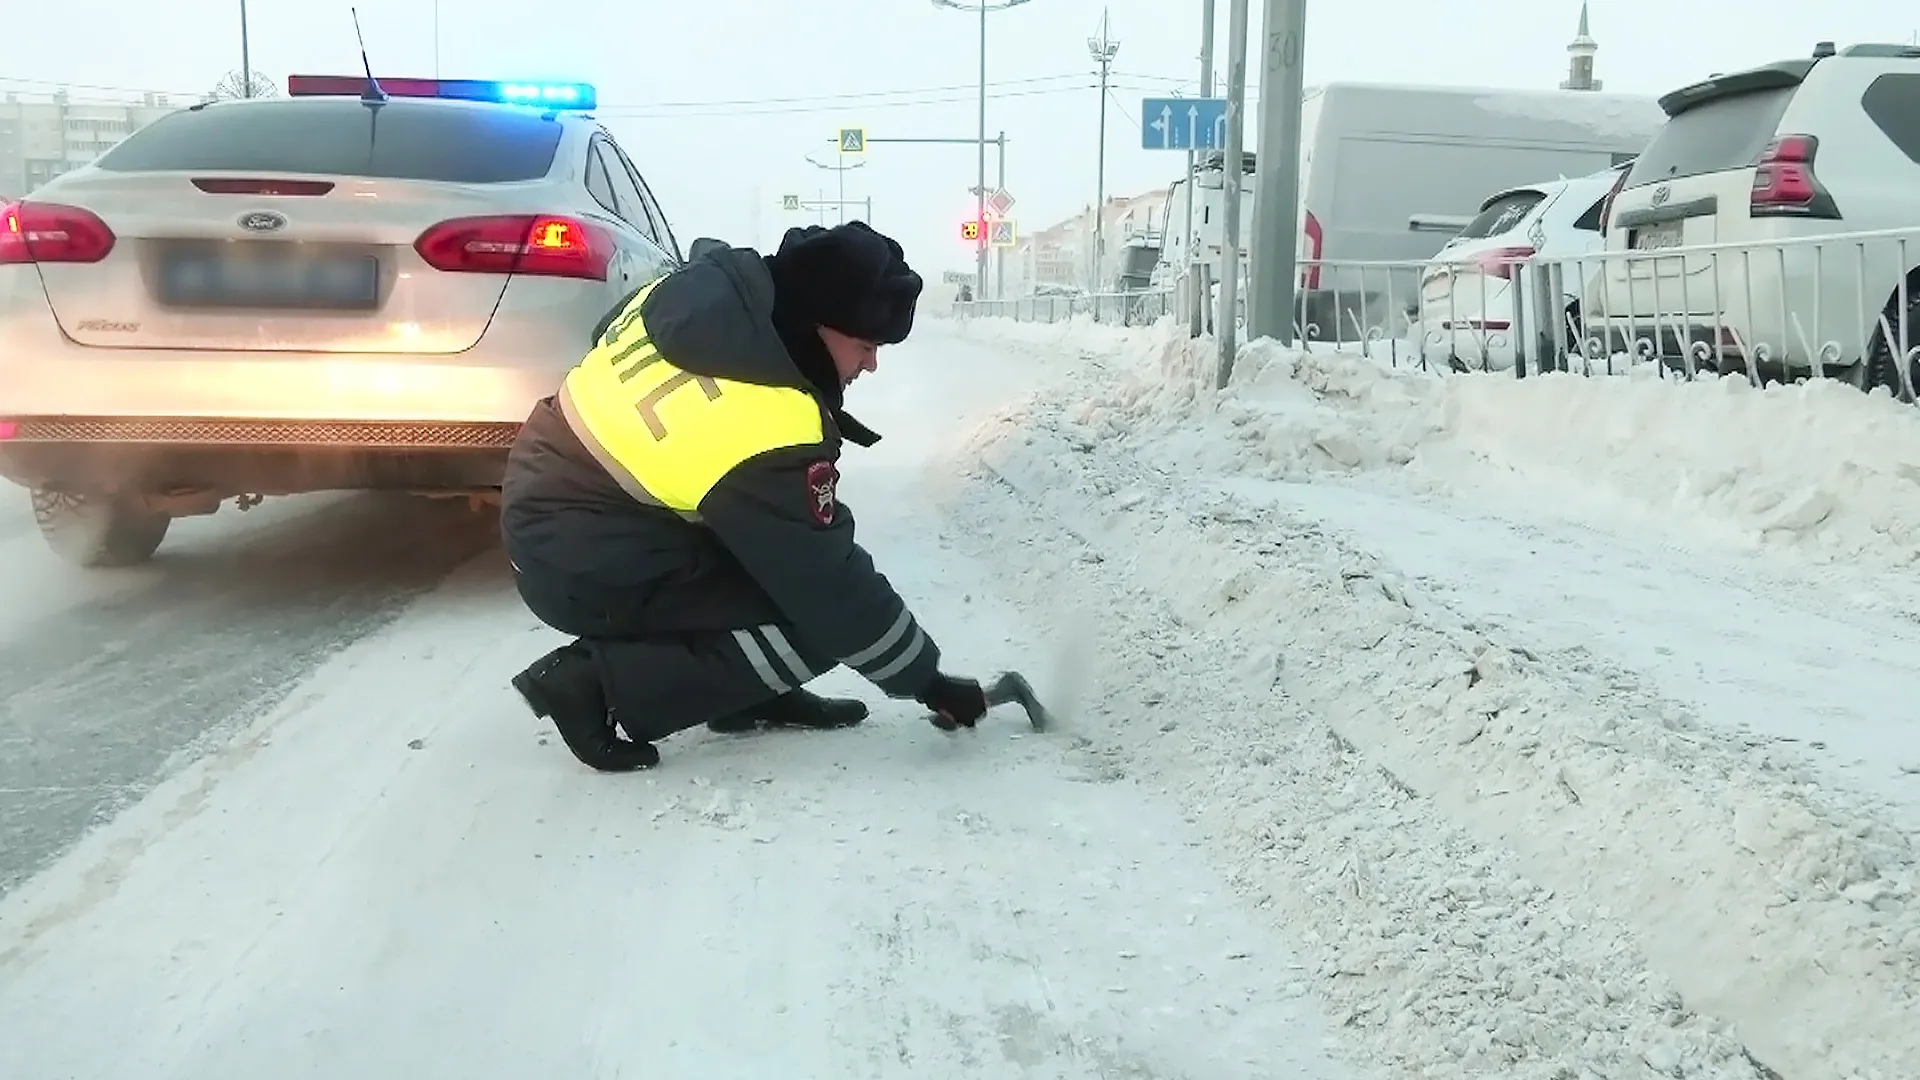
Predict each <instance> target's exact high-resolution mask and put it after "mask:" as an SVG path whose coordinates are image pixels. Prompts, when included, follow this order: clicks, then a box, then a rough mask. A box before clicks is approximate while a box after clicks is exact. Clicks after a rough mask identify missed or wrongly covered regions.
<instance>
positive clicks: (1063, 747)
mask: <svg viewBox="0 0 1920 1080" xmlns="http://www.w3.org/2000/svg"><path fill="white" fill-rule="evenodd" d="M1210 363H1211V360H1210V357H1207V356H1205V355H1200V354H1196V353H1195V351H1194V350H1193V349H1192V348H1190V347H1189V345H1188V343H1186V342H1185V341H1184V340H1183V339H1181V338H1180V337H1178V336H1161V335H1160V334H1158V333H1157V332H1155V331H1114V330H1108V329H1102V328H1097V327H1087V326H1066V327H1059V326H1053V327H1049V326H1021V325H1016V324H1011V323H1004V322H999V321H981V322H975V323H969V324H954V323H948V322H944V321H940V320H932V321H929V322H927V323H926V324H924V328H923V329H922V330H921V331H919V333H918V334H917V336H916V341H915V342H914V343H912V344H910V345H908V346H904V347H901V348H898V349H893V350H888V351H887V352H885V353H883V356H882V374H881V376H880V377H878V378H875V379H873V380H872V381H871V382H865V381H863V382H862V384H861V385H860V386H859V387H858V388H856V390H855V392H854V395H853V401H852V403H851V405H852V407H853V408H854V410H855V411H856V412H857V413H859V414H860V415H861V416H862V417H863V418H864V419H867V420H868V421H870V422H872V423H873V424H874V425H875V426H876V427H878V428H879V429H880V430H881V431H882V432H884V433H885V434H886V435H887V439H886V441H884V442H882V443H881V444H880V445H879V446H878V447H876V448H874V449H872V450H868V451H853V452H850V454H849V458H848V460H847V462H846V463H845V465H846V470H847V474H848V476H847V482H846V487H845V493H846V496H847V499H848V502H849V503H850V504H851V505H852V506H853V507H854V508H855V509H856V510H857V512H858V513H859V515H860V521H861V526H860V528H861V534H862V536H863V538H864V539H865V540H866V542H867V544H868V545H869V547H870V548H871V549H872V550H873V551H874V553H875V556H876V558H877V560H878V561H879V562H880V564H881V565H882V567H883V568H884V569H885V570H886V571H887V572H888V574H889V576H890V577H891V578H892V579H893V580H894V581H895V582H896V583H897V584H898V585H899V586H900V588H901V589H902V591H903V592H904V593H906V594H907V595H908V596H909V597H910V599H911V600H912V602H913V603H914V605H915V607H916V609H917V610H918V611H919V612H920V614H921V615H922V617H923V619H924V621H925V622H926V623H927V624H928V625H929V627H930V628H931V629H932V630H933V631H934V632H935V633H936V635H937V636H938V637H939V639H940V640H941V643H942V645H943V647H944V648H945V650H946V652H947V654H948V657H949V662H950V666H952V667H954V668H957V669H960V670H971V671H974V672H977V673H979V674H982V675H986V674H990V673H992V671H994V670H996V669H998V668H1001V667H1005V666H1018V667H1020V668H1023V669H1025V670H1027V671H1028V672H1029V673H1030V674H1031V675H1032V676H1033V677H1034V680H1035V682H1036V684H1038V686H1039V688H1040V689H1041V691H1042V692H1043V693H1044V694H1047V695H1048V696H1050V697H1051V698H1052V699H1053V700H1054V703H1055V704H1056V705H1058V706H1060V707H1062V709H1063V710H1064V713H1065V716H1064V722H1063V723H1062V725H1061V726H1060V729H1059V730H1058V731H1055V732H1050V733H1048V734H1045V735H1034V734H1032V733H1031V732H1028V731H1025V730H1024V724H1023V723H1022V721H1021V720H1020V718H1019V717H1018V716H1017V715H995V716H993V717H991V718H990V719H989V720H988V721H987V723H986V724H985V725H983V727H982V728H981V729H980V730H979V731H977V732H974V733H971V734H969V735H964V736H960V737H948V736H944V735H941V734H939V733H937V732H936V731H934V730H933V729H932V728H931V727H930V726H929V725H927V724H926V723H925V721H924V720H923V719H922V718H921V717H920V716H919V715H918V712H917V710H915V709H914V708H912V707H910V706H902V705H899V704H893V703H883V704H879V706H878V708H877V709H876V713H875V716H874V717H873V719H872V720H870V721H869V722H868V724H867V725H866V726H864V727H862V728H859V729H855V730H852V731H846V732H836V733H826V734H815V735H792V736H776V735H766V736H749V737H741V738H721V737H715V736H710V735H707V734H705V733H704V732H700V733H688V734H686V735H683V736H679V737H676V738H675V739H673V740H671V741H670V742H668V743H667V744H666V745H665V746H664V747H663V751H664V754H665V757H666V761H665V763H664V765H663V766H662V767H661V769H659V770H658V771H655V772H651V773H645V774H637V775H633V776H599V775H595V774H591V773H588V772H586V771H585V770H583V769H581V768H579V767H578V766H577V765H575V764H574V763H573V762H572V760H571V759H570V758H569V757H568V756H567V755H566V753H565V751H564V750H563V749H562V748H561V747H560V746H559V744H558V742H557V740H555V739H553V738H550V737H549V736H548V734H547V732H546V731H545V730H544V729H543V727H542V725H540V724H538V723H536V722H534V721H533V720H532V719H531V718H530V717H528V716H527V715H526V713H525V711H524V709H523V708H522V707H520V705H519V704H518V702H517V701H516V700H515V699H514V698H513V696H512V694H511V692H510V691H508V690H507V689H506V686H505V680H506V677H507V676H508V675H509V674H511V672H513V671H514V670H516V669H517V668H518V667H519V666H520V665H521V664H523V663H524V662H525V661H526V660H527V659H529V658H530V657H532V656H534V655H537V654H538V653H539V652H540V651H542V650H543V649H544V648H546V647H547V646H548V645H549V643H550V642H551V641H552V640H553V635H552V634H551V633H550V632H548V631H546V630H544V629H542V628H540V627H538V626H537V625H535V624H534V623H533V621H532V620H531V619H530V618H529V617H528V616H527V615H526V614H525V613H524V611H523V610H522V609H521V608H520V606H519V604H518V603H517V602H516V601H515V600H514V598H513V596H512V594H511V591H510V589H509V588H508V587H507V586H506V585H505V583H504V581H503V578H502V573H501V569H502V567H501V563H500V559H499V556H498V555H497V554H488V555H485V556H483V557H481V558H479V559H477V560H475V561H472V562H469V563H467V564H466V565H464V566H463V567H462V568H460V569H459V570H458V571H456V572H455V573H453V574H452V576H451V577H449V578H448V579H447V580H446V581H445V582H444V583H443V584H442V586H441V587H440V588H439V589H438V590H437V591H435V592H433V593H431V594H429V595H428V596H426V597H425V599H423V600H420V601H418V602H415V603H414V604H412V606H411V607H410V608H408V609H407V610H406V611H405V613H404V614H402V615H400V616H399V617H398V618H397V619H396V620H394V621H392V622H390V623H387V624H385V625H384V627H383V628H381V629H379V630H377V631H374V632H371V633H369V634H367V636H364V637H362V638H360V639H359V640H358V641H357V642H356V643H355V644H353V645H351V646H349V647H347V648H345V649H344V650H343V651H341V652H339V653H337V654H335V655H333V656H332V657H331V658H330V659H328V660H326V661H325V662H324V663H323V664H321V666H319V667H318V668H317V669H315V670H313V671H312V672H311V673H310V674H308V675H307V676H306V677H305V678H304V680H303V681H302V682H301V683H300V684H299V686H298V687H297V688H296V689H295V690H294V691H293V693H292V694H291V695H290V696H289V697H287V698H286V699H285V700H284V701H282V702H281V703H280V704H279V705H278V707H277V708H275V709H274V711H273V712H272V713H270V714H269V715H266V716H264V717H261V718H260V719H258V720H257V721H256V722H254V723H253V724H252V725H251V726H250V727H249V728H248V729H247V730H246V731H245V732H244V734H243V735H242V736H241V737H240V738H239V739H238V740H237V741H235V742H234V743H233V744H232V745H230V746H227V747H225V748H224V749H221V750H220V751H219V752H217V753H214V754H212V755H210V756H207V757H205V758H203V759H202V760H200V761H198V762H197V763H195V764H192V765H190V766H188V767H186V768H184V769H182V770H180V771H178V772H176V773H174V774H173V775H172V776H171V777H170V778H169V779H168V780H167V781H166V782H165V783H163V784H162V785H161V786H160V787H159V788H157V789H156V790H154V791H153V793H152V794H151V795H149V796H147V797H146V798H145V799H144V800H143V801H141V802H140V803H139V804H138V805H136V806H135V807H133V808H132V809H130V810H128V811H127V812H125V813H123V814H121V815H120V816H119V817H117V818H116V819H115V820H114V821H112V822H111V823H110V824H108V825H106V826H105V827H103V828H101V829H99V830H97V831H95V832H93V833H92V834H91V835H90V836H88V837H87V839H86V840H84V841H83V842H82V843H81V844H80V845H79V846H78V847H76V848H74V849H73V850H72V851H70V852H69V853H68V854H67V855H66V856H65V857H64V858H62V859H61V860H60V861H59V862H57V863H56V864H55V865H53V866H52V868H51V869H49V870H47V871H45V872H43V873H41V874H39V875H38V876H37V877H35V878H34V879H33V880H31V881H30V882H28V883H27V884H26V885H24V886H22V887H21V888H19V889H18V890H16V891H14V892H13V893H12V894H10V895H7V896H6V897H5V898H4V899H0V1077H7V1078H12V1077H25V1078H31V1080H40V1078H43V1077H45V1078H54V1077H67V1076H116V1077H117V1076H134V1075H139V1076H142V1077H154V1078H157V1080H168V1078H182V1080H184V1078H186V1077H196V1078H199V1077H241V1076H258V1075H273V1076H276V1077H287V1078H289V1080H292V1078H297V1077H306V1076H311V1077H322V1076H325V1077H340V1076H398V1075H422V1076H429V1075H430V1076H442V1075H445V1076H461V1077H463V1078H471V1080H491V1078H496V1077H497V1078H502V1080H505V1078H509V1077H511V1078H519V1077H525V1076H530V1075H540V1074H556V1075H558V1074H565V1075H570V1076H574V1075H577V1076H604V1077H612V1076H647V1077H663V1078H688V1080H695V1078H697V1080H729V1078H735V1077H741V1078H747V1077H751V1078H755V1080H759V1078H768V1080H829V1078H833V1080H838V1078H843V1077H856V1076H857V1077H902V1078H905V1077H913V1078H915V1080H943V1078H949V1077H951V1078H959V1077H966V1078H968V1080H973V1078H976V1077H980V1076H1023V1077H1060V1078H1069V1077H1071V1078H1083V1077H1084V1078H1092V1077H1106V1078H1116V1077H1130V1078H1135V1080H1189V1078H1190V1080H1225V1078H1234V1077H1240V1078H1247V1080H1252V1078H1262V1080H1266V1078H1281V1077H1284V1078H1289V1080H1294V1078H1298V1080H1336V1078H1337V1080H1481V1078H1485V1080H1594V1078H1601V1080H1647V1078H1661V1077H1669V1078H1688V1080H1777V1078H1778V1077H1788V1078H1791V1080H1911V1078H1912V1077H1914V1076H1917V1075H1920V1025H1917V1024H1915V1023H1914V1022H1913V1017H1914V1016H1915V1015H1920V997H1917V996H1916V989H1917V988H1920V911H1917V910H1916V908H1915V903H1916V901H1915V898H1914V894H1913V887H1914V884H1915V878H1914V867H1915V853H1914V840H1915V834H1916V832H1920V794H1917V791H1920V775H1914V774H1913V773H1912V772H1910V771H1908V770H1909V769H1920V753H1916V751H1920V739H1916V736H1915V730H1916V726H1920V721H1917V720H1909V719H1908V718H1907V716H1906V715H1905V714H1904V707H1903V705H1902V704H1901V703H1902V702H1904V701H1906V700H1908V699H1909V698H1911V697H1913V694H1912V693H1911V690H1912V688H1913V687H1915V686H1916V685H1920V684H1916V682H1915V680H1912V679H1910V678H1909V677H1908V676H1907V675H1906V674H1905V671H1906V663H1905V661H1907V660H1908V658H1910V657H1912V656H1914V655H1916V654H1920V649H1916V646H1920V586H1915V585H1913V584H1911V583H1910V582H1909V581H1908V580H1907V578H1908V576H1909V575H1910V574H1911V572H1912V569H1913V567H1914V565H1915V563H1916V561H1920V536H1917V535H1916V528H1917V527H1920V512H1917V508H1920V495H1916V493H1915V486H1914V485H1915V483H1916V481H1917V480H1920V435H1917V434H1916V432H1920V429H1917V428H1915V427H1913V426H1912V414H1911V413H1910V412H1908V411H1905V410H1903V409H1901V408H1900V407H1898V406H1895V405H1893V404H1891V403H1890V402H1887V401H1884V400H1873V399H1868V398H1865V397H1863V396H1861V395H1859V394H1857V393H1856V392H1853V391H1845V392H1843V393H1831V392H1829V391H1831V390H1834V389H1836V388H1830V387H1816V388H1811V389H1790V390H1781V391H1768V392H1765V393H1760V392H1754V391H1751V390H1742V389H1735V388H1732V387H1729V386H1720V385H1709V384H1702V385H1695V386H1676V385H1672V384H1662V383H1657V382H1649V381H1647V380H1645V379H1643V378H1640V377H1635V376H1629V377H1623V378H1617V379H1578V378H1565V379H1534V380H1526V381H1516V380H1513V379H1512V378H1511V377H1510V376H1472V377H1459V376H1437V375H1430V374H1424V373H1419V372H1395V371H1392V370H1388V369H1387V368H1386V367H1384V366H1383V365H1382V363H1380V362H1378V361H1368V360H1360V359H1356V358H1353V357H1346V356H1338V355H1333V356H1328V355H1318V354H1316V355H1314V356H1312V357H1308V358H1305V359H1302V358H1298V357H1294V356H1290V355H1287V354H1281V353H1273V352H1269V351H1266V350H1263V349H1259V348H1255V349H1252V350H1249V352H1248V354H1247V358H1246V360H1245V361H1244V363H1243V365H1242V367H1241V370H1240V376H1239V379H1238V380H1237V382H1236V385H1235V386H1234V388H1232V389H1231V390H1230V391H1228V392H1227V393H1226V394H1224V395H1215V394H1213V393H1211V392H1209V391H1204V390H1201V389H1200V388H1201V387H1203V386H1205V385H1210V381H1209V380H1208V379H1206V378H1204V377H1203V372H1202V371H1201V370H1200V369H1201V368H1203V367H1204V366H1206V365H1208V364H1210ZM1849 395H1851V396H1849ZM3 532H4V522H0V533H3ZM31 540H34V538H32V537H31V536H28V535H22V536H19V537H17V538H16V539H15V540H12V541H7V542H6V546H7V547H8V548H9V549H11V546H12V545H13V544H15V543H22V544H24V543H26V542H28V541H31ZM8 587H9V588H12V587H13V586H11V585H9V586H8ZM25 587H26V586H24V585H23V586H22V588H25ZM142 587H143V588H148V587H149V586H142ZM156 595H157V594H156ZM37 602H42V603H44V604H53V603H54V602H55V600H54V599H49V598H47V597H41V600H40V601H37ZM6 647H7V643H6V642H5V641H4V640H0V649H4V648H6ZM268 647H271V646H270V645H269V646H268ZM163 674H164V673H163V672H160V671H156V672H155V673H154V675H155V676H156V677H161V676H163ZM831 681H832V682H833V683H834V684H835V685H834V687H833V688H835V689H841V690H851V691H854V692H860V691H861V690H862V687H861V686H860V685H859V684H858V683H856V682H855V681H854V680H852V679H851V678H850V677H846V676H844V675H836V676H834V677H832V680H831ZM0 692H4V691H0ZM3 718H4V717H0V719H3ZM0 835H4V831H0Z"/></svg>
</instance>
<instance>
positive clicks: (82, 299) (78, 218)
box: [0, 76, 682, 566]
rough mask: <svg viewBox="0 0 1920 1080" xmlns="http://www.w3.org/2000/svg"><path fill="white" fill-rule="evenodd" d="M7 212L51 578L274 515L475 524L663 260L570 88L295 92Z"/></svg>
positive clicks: (590, 101)
mask: <svg viewBox="0 0 1920 1080" xmlns="http://www.w3.org/2000/svg"><path fill="white" fill-rule="evenodd" d="M287 89H288V94H289V96H288V97H286V98H275V99H254V100H244V101H223V102H217V103H211V104H203V105H196V106H194V107H193V108H190V109H185V110H182V111H180V112H176V113H172V114H169V115H167V116H165V117H163V118H161V119H160V120H158V121H156V122H155V123H153V124H151V125H149V126H147V127H145V128H143V129H141V130H140V131H137V132H135V133H134V134H133V135H131V136H129V137H128V138H127V139H126V140H125V141H123V142H121V143H120V144H119V145H117V146H115V147H114V148H113V149H112V150H110V151H108V152H107V153H106V154H105V155H104V156H103V157H101V158H100V159H99V160H98V161H96V162H94V163H93V164H91V165H89V166H86V167H84V168H81V169H79V170H76V171H74V172H71V173H68V174H66V175H64V176H62V177H59V178H58V179H56V180H54V181H52V182H50V183H48V184H47V185H45V186H44V187H42V188H40V189H38V190H37V191H34V192H32V193H31V194H30V195H28V196H26V197H25V198H24V199H22V200H20V201H18V202H14V203H10V204H6V205H4V206H0V476H5V477H6V478H7V479H9V480H12V481H13V482H15V483H16V484H19V485H21V486H23V487H26V488H28V489H30V490H31V491H32V493H33V507H34V514H35V518H36V520H37V521H38V522H39V524H40V527H41V532H42V533H43V535H45V536H46V538H47V539H48V541H49V542H50V543H51V545H52V546H53V548H54V549H55V550H56V551H57V552H59V553H60V554H61V555H62V556H63V557H65V558H67V559H68V560H69V561H72V562H75V563H78V564H80V565H87V566H111V565H128V564H132V563H137V562H141V561H144V560H145V559H147V558H149V557H150V556H151V555H152V554H153V552H154V551H155V550H156V549H157V548H158V547H159V545H160V543H161V541H162V539H163V538H164V537H165V535H166V532H167V527H168V524H169V523H170V522H171V521H172V519H174V518H176V517H181V516H188V515H197V514H207V513H212V512H213V511H215V510H217V509H218V508H219V507H220V505H221V504H222V503H223V502H225V501H226V500H228V499H238V500H240V505H241V506H242V507H243V508H244V507H246V506H248V505H251V504H252V503H253V502H256V501H258V499H259V498H261V497H264V496H269V495H285V494H298V493H305V492H314V491H340V490H372V489H379V490H396V491H407V492H416V493H421V494H428V495H442V496H467V497H470V498H475V499H485V498H488V497H490V496H491V495H492V493H494V492H496V491H497V489H498V485H499V482H500V476H501V473H502V469H503V465H504V462H505V459H506V454H507V449H508V447H509V446H510V445H511V444H512V442H513V439H514V436H515V434H516V433H517V432H518V430H519V427H520V424H521V422H522V421H523V420H525V418H526V416H527V413H528V412H529V410H530V409H531V408H532V406H533V403H534V402H535V401H536V400H538V399H539V398H541V397H543V396H545V395H547V394H549V393H552V392H553V390H554V388H555V387H556V386H557V385H558V384H559V381H560V379H561V377H562V375H563V373H564V372H565V371H566V370H567V368H569V367H570V366H571V365H572V364H573V363H575V362H576V361H577V360H578V359H579V357H580V356H581V354H582V353H583V352H584V351H585V350H586V349H587V348H588V347H589V341H588V338H589V336H590V335H591V333H592V331H593V327H594V325H595V324H596V323H597V322H598V320H599V319H600V317H601V316H602V315H604V314H605V313H606V312H607V310H608V309H609V308H611V307H612V306H613V305H614V304H615V303H617V302H618V301H619V300H620V298H621V297H623V296H625V295H626V294H627V293H629V292H631V291H632V290H633V289H635V288H636V287H638V286H639V285H641V284H642V283H644V282H646V281H647V280H649V279H651V278H653V277H656V276H658V275H659V274H661V273H663V272H665V271H667V270H669V269H672V268H673V267H675V266H677V265H679V264H680V263H681V262H682V255H681V252H680V247H679V244H678V242H677V241H676V240H675V238H674V235H673V230H672V228H671V227H670V226H669V225H668V223H667V219H666V217H665V215H664V214H662V212H661V210H660V205H659V203H658V201H657V200H655V198H654V197H653V193H652V192H651V191H649V190H648V188H647V183H646V181H645V180H644V179H643V178H642V177H641V174H640V171H639V170H638V169H637V168H635V167H634V164H633V162H632V160H631V159H630V158H629V157H628V156H627V155H626V154H625V153H624V152H622V150H621V149H620V147H619V146H618V144H616V143H615V142H614V140H613V137H612V136H611V135H609V134H608V133H607V131H606V130H605V129H604V128H603V127H601V126H600V125H599V124H598V123H596V122H595V121H594V120H593V119H592V117H591V115H590V110H591V109H592V108H593V107H594V104H595V96H596V95H595V92H594V89H593V88H592V87H591V86H587V85H584V84H554V83H500V82H482V81H465V80H432V79H386V80H379V81H377V82H376V81H374V80H371V79H366V78H361V77H357V76H342V77H334V76H294V77H292V78H289V79H288V87H287Z"/></svg>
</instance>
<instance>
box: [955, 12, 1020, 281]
mask: <svg viewBox="0 0 1920 1080" xmlns="http://www.w3.org/2000/svg"><path fill="white" fill-rule="evenodd" d="M1027 2H1028V0H1000V2H999V3H997V4H990V3H985V2H984V0H983V2H981V3H977V4H962V3H958V2H956V0H933V6H934V7H943V8H952V9H954V10H955V11H970V12H977V13H978V14H979V16H980V133H979V137H978V141H979V148H980V153H979V159H978V168H977V171H976V184H977V186H976V187H975V189H974V204H973V208H974V209H973V220H975V221H977V222H980V223H981V224H980V238H979V239H978V240H977V241H976V242H975V245H974V258H973V276H974V284H973V293H974V295H975V296H978V297H982V298H984V297H985V296H986V295H987V251H988V245H989V242H990V240H991V239H992V238H991V237H990V236H989V235H988V231H987V226H986V220H987V16H988V15H989V14H990V13H992V12H995V11H1005V10H1007V9H1008V8H1010V7H1019V6H1020V5H1021V4H1024V3H1027Z"/></svg>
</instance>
